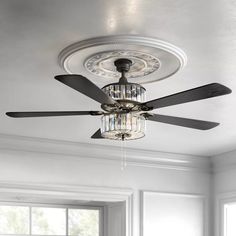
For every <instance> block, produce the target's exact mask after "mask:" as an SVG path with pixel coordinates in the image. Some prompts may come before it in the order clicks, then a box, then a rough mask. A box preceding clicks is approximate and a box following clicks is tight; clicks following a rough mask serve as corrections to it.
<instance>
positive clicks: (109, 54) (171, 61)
mask: <svg viewBox="0 0 236 236" xmlns="http://www.w3.org/2000/svg"><path fill="white" fill-rule="evenodd" d="M122 57H124V58H127V59H130V60H131V61H132V64H133V66H132V67H131V71H130V72H129V73H127V77H128V78H129V81H130V82H132V83H151V82H155V81H158V80H162V79H165V78H168V77H170V76H171V75H173V74H175V73H177V72H178V71H179V70H181V69H182V68H183V67H184V66H185V65H186V62H187V57H186V55H185V53H184V52H183V51H182V50H181V49H180V48H178V47H176V46H174V45H172V44H170V43H167V42H164V41H162V40H158V39H154V38H148V37H141V36H136V35H118V36H104V37H98V38H91V39H86V40H83V41H80V42H77V43H74V44H72V45H70V46H68V47H66V48H65V49H64V50H63V51H62V52H61V53H60V54H59V63H60V66H61V67H62V68H63V69H64V70H65V71H66V72H68V73H69V74H83V75H84V76H88V77H89V78H91V80H92V81H93V82H95V83H103V84H104V83H113V82H115V81H117V79H118V78H119V73H117V72H116V71H115V66H114V65H113V63H114V61H115V60H116V59H119V58H122Z"/></svg>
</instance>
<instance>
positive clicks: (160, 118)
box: [147, 114, 219, 130]
mask: <svg viewBox="0 0 236 236" xmlns="http://www.w3.org/2000/svg"><path fill="white" fill-rule="evenodd" d="M147 119H148V120H151V121H157V122H161V123H166V124H171V125H178V126H183V127H187V128H192V129H199V130H208V129H212V128H214V127H216V126H217V125H219V123H215V122H210V121H204V120H193V119H188V118H182V117H175V116H165V115H157V114H152V115H150V116H148V117H147Z"/></svg>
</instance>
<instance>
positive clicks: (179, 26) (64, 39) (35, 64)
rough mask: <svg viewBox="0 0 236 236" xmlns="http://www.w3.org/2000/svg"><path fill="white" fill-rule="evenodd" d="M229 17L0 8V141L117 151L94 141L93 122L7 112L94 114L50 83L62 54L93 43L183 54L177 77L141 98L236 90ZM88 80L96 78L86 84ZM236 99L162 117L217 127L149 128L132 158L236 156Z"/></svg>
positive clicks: (180, 0)
mask: <svg viewBox="0 0 236 236" xmlns="http://www.w3.org/2000/svg"><path fill="white" fill-rule="evenodd" d="M235 9H236V5H235V4H234V2H233V1H224V0H218V1H217V2H211V1H205V0H199V1H195V0H159V1H153V0H149V1H146V0H130V1H125V0H121V1H115V0H98V1H93V0H69V1H63V0H51V1H45V0H42V1H31V0H21V1H20V2H19V1H18V0H1V1H0V16H1V18H0V22H1V27H0V38H1V44H0V49H1V50H0V52H1V53H0V69H1V86H0V114H1V115H0V133H6V134H17V135H23V136H30V137H41V138H50V139H59V140H67V141H74V142H85V143H96V144H105V145H108V146H114V145H119V143H116V142H114V141H104V140H91V139H90V136H91V135H92V134H93V133H94V131H96V130H97V128H98V127H99V126H100V120H99V118H98V117H66V118H65V117H61V118H37V119H32V118H28V119H21V120H14V119H10V118H8V117H6V116H5V115H4V113H5V112H6V111H21V110H22V111H24V110H25V111H30V110H87V109H88V108H89V110H90V109H91V110H92V109H99V104H97V103H96V102H94V101H92V100H91V99H89V98H87V97H85V96H83V95H81V94H79V93H78V92H76V91H73V90H72V89H71V88H69V87H66V86H65V85H63V84H61V83H59V82H57V81H55V80H54V79H53V76H54V75H55V74H61V73H64V71H63V70H62V69H61V68H60V67H59V65H58V63H57V56H58V54H59V52H60V51H61V50H62V49H63V48H65V47H66V46H68V45H69V44H71V43H74V42H76V41H79V40H83V39H87V38H90V37H97V36H103V35H116V34H139V35H143V36H151V37H156V38H159V39H162V40H166V41H169V42H171V43H173V44H175V45H177V46H179V47H180V48H182V49H183V50H184V51H185V52H186V54H187V56H188V65H187V66H186V68H185V69H184V70H183V71H182V72H181V73H179V74H177V75H176V76H174V77H172V78H170V79H167V80H163V81H161V82H158V83H154V84H149V85H147V86H145V87H146V89H147V98H148V99H154V98H156V97H162V96H166V95H169V94H172V93H175V92H179V91H182V90H186V89H190V88H193V87H197V86H201V85H204V84H207V83H211V82H220V83H223V84H225V85H226V86H229V87H230V88H231V89H232V90H233V91H234V90H236V82H235V63H234V62H235V60H236V53H235V47H236V42H235V40H234V39H235V35H236V32H235V28H236V27H235V24H236V23H235ZM91 76H92V75H91ZM234 108H235V93H232V94H231V95H229V96H224V97H221V98H213V99H210V100H205V101H199V102H194V103H191V104H183V105H178V106H172V107H169V108H163V109H161V110H160V111H159V112H160V113H161V114H168V115H175V116H183V117H189V118H196V119H205V120H210V121H217V122H220V123H221V125H220V126H219V127H217V128H215V129H213V130H210V131H205V132H203V131H196V130H191V129H187V128H181V127H174V126H172V125H166V124H161V123H153V122H148V124H147V133H146V137H145V138H144V139H140V140H137V141H135V142H129V143H128V144H127V145H128V146H130V147H132V148H141V149H148V150H158V151H165V152H175V153H188V154H195V155H204V156H209V155H212V154H215V153H222V152H223V151H228V150H232V149H234V148H235V144H236V141H235V135H236V131H235V129H233V128H232V127H234V123H235V119H234V117H235V109H234Z"/></svg>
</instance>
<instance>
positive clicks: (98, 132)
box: [91, 129, 104, 139]
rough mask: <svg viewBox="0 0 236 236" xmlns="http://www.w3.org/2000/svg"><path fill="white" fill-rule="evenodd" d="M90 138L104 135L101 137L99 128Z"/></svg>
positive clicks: (98, 137)
mask: <svg viewBox="0 0 236 236" xmlns="http://www.w3.org/2000/svg"><path fill="white" fill-rule="evenodd" d="M91 138H94V139H103V138H104V137H102V134H101V130H100V129H99V130H97V131H96V132H95V133H94V134H93V135H92V136H91Z"/></svg>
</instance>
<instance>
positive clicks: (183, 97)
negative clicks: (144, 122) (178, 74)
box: [142, 83, 232, 111]
mask: <svg viewBox="0 0 236 236" xmlns="http://www.w3.org/2000/svg"><path fill="white" fill-rule="evenodd" d="M231 92H232V91H231V90H230V89H229V88H227V87H226V86H224V85H222V84H218V83H212V84H207V85H204V86H201V87H197V88H193V89H190V90H186V91H183V92H180V93H176V94H172V95H169V96H166V97H162V98H158V99H155V100H152V101H148V102H145V103H143V104H142V106H143V110H144V111H147V110H151V109H156V108H161V107H167V106H173V105H177V104H182V103H187V102H193V101H198V100H202V99H207V98H212V97H217V96H222V95H226V94H229V93H231Z"/></svg>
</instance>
